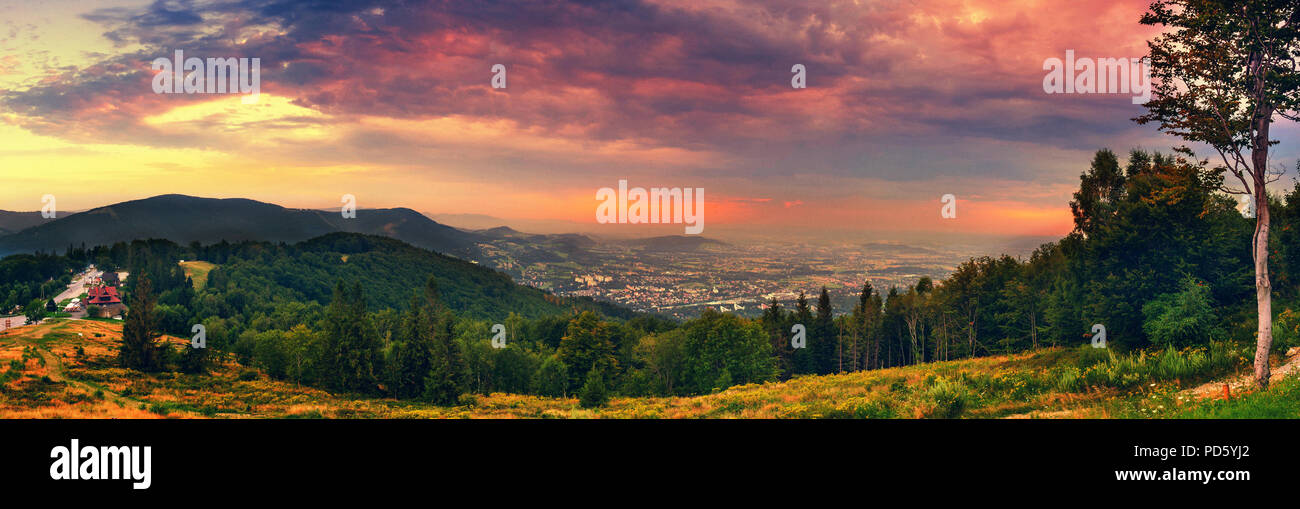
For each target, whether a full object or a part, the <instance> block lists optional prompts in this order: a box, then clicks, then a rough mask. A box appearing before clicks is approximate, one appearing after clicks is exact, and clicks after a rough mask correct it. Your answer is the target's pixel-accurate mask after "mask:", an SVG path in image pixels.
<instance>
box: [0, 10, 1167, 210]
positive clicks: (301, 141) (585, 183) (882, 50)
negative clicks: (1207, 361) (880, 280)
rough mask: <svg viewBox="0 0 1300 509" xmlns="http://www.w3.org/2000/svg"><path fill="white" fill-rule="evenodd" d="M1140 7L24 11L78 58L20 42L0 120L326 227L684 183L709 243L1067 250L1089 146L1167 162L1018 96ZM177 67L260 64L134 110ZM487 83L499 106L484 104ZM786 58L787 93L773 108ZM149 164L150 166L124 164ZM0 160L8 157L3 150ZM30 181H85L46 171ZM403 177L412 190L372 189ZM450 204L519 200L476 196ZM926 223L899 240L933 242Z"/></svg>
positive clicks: (1074, 107)
mask: <svg viewBox="0 0 1300 509" xmlns="http://www.w3.org/2000/svg"><path fill="white" fill-rule="evenodd" d="M1146 3H1147V2H1146V0H1122V1H1110V2H1103V1H1096V0H1093V1H1082V2H1044V1H1015V2H1006V1H999V0H916V1H912V0H894V1H862V2H854V1H834V2H805V1H796V0H769V1H758V2H749V1H745V2H740V1H734V2H731V1H724V2H707V3H704V2H694V1H685V0H648V1H627V2H607V3H586V2H576V1H559V0H551V1H522V0H521V1H503V2H479V1H463V2H462V1H447V2H433V3H427V4H425V3H407V2H382V1H365V2H353V3H346V2H341V3H338V4H330V7H328V8H322V7H321V6H320V5H314V4H304V3H301V2H294V1H289V0H235V1H211V2H202V1H180V2H176V1H169V2H163V1H158V2H154V3H151V4H148V5H145V6H142V7H141V6H132V5H118V6H111V5H110V6H106V7H101V8H97V9H95V10H91V11H89V12H76V13H66V12H65V13H57V12H38V13H26V16H27V17H29V18H40V17H41V15H50V16H58V15H62V16H65V17H73V18H75V21H76V23H92V24H94V26H96V27H99V29H100V30H99V34H100V37H101V39H102V42H101V46H100V47H96V48H95V51H93V55H92V54H91V53H92V52H83V53H86V55H83V56H84V58H85V61H84V62H81V63H79V64H78V65H63V66H55V65H46V64H42V65H40V66H39V67H40V68H39V69H38V70H34V69H32V67H37V66H35V65H34V64H33V61H32V60H31V59H29V58H28V56H29V55H28V53H26V51H28V50H30V49H31V48H32V47H33V46H31V45H30V44H28V43H25V45H24V44H19V43H18V42H16V41H17V40H18V38H17V36H15V39H14V41H9V40H7V39H0V74H3V73H15V72H22V73H25V75H24V76H22V79H20V80H16V81H11V82H13V83H21V85H19V86H13V87H12V88H10V89H8V90H5V91H3V92H0V115H3V116H0V121H3V123H4V124H6V125H7V126H8V127H6V129H10V130H15V132H17V131H21V132H23V133H27V134H25V136H29V137H39V138H41V139H49V140H59V141H60V142H63V143H67V144H70V146H73V147H83V148H84V150H98V149H93V148H91V147H102V146H106V145H112V146H125V147H133V148H132V149H131V150H133V151H135V153H137V154H138V156H139V158H141V159H140V160H141V163H140V164H142V165H143V167H142V168H141V169H139V170H136V171H145V172H147V171H149V170H147V168H150V167H155V168H156V167H163V166H166V167H170V168H176V167H184V168H189V170H188V171H183V172H178V171H168V172H160V173H159V174H158V175H156V176H155V178H150V179H147V181H141V182H140V186H141V187H139V188H133V189H139V190H141V191H142V192H144V194H150V193H163V192H189V193H195V194H207V195H232V196H233V195H249V194H259V195H261V196H262V197H264V198H268V199H270V201H276V202H281V203H284V204H286V205H293V206H320V207H326V206H332V205H333V203H334V202H336V201H337V198H336V196H337V195H328V194H325V193H328V192H333V191H327V190H326V189H334V188H343V189H352V188H362V189H373V190H374V192H375V193H376V195H374V197H373V198H372V201H371V205H372V206H410V207H413V208H418V209H420V210H426V211H431V212H466V213H469V212H473V213H484V214H493V215H499V216H503V215H508V214H516V215H519V216H521V217H522V216H533V217H538V216H545V215H550V216H551V217H556V216H563V217H565V218H577V217H581V218H584V220H586V219H585V217H586V216H587V215H589V214H586V213H583V212H582V211H584V210H586V207H588V206H589V204H587V203H577V202H574V203H565V204H555V203H544V202H546V201H547V200H548V198H547V197H548V196H550V197H555V196H573V197H575V198H573V199H578V198H576V197H580V196H586V195H589V194H590V191H589V190H588V189H590V190H594V189H596V188H598V187H603V186H606V185H609V183H610V182H614V181H617V179H619V178H629V179H633V180H636V181H642V182H646V183H647V185H650V184H654V185H660V184H662V185H674V186H691V187H704V188H706V189H708V190H709V197H710V206H714V205H715V203H714V202H713V200H718V201H717V203H716V206H717V207H720V209H719V210H720V211H725V212H722V213H721V214H720V215H717V216H712V217H711V221H714V223H713V224H720V222H725V221H735V222H740V223H744V222H753V221H763V220H768V219H767V218H768V216H769V215H768V213H767V212H763V211H765V210H771V211H787V212H788V211H789V210H794V209H803V210H805V211H807V213H808V214H811V215H814V216H815V214H817V213H818V212H819V211H820V212H822V213H827V212H828V211H831V210H832V208H835V210H841V209H843V208H844V207H849V208H850V209H854V208H861V209H863V210H866V209H872V208H880V207H877V205H878V204H879V203H884V202H883V201H881V200H889V202H890V203H905V204H908V205H906V206H904V207H901V209H900V208H899V207H895V209H899V210H914V208H915V210H921V209H922V208H935V209H936V210H937V208H936V207H935V206H934V204H932V203H931V202H933V201H934V200H935V199H937V196H938V194H936V192H939V193H953V194H956V195H957V196H959V197H979V196H990V197H996V198H989V201H987V202H985V207H984V208H983V209H980V208H978V207H976V208H972V209H971V210H972V213H973V214H974V213H976V212H975V211H980V210H983V211H987V212H979V213H980V214H985V213H987V215H988V219H987V221H985V220H984V219H980V221H979V224H981V225H984V226H980V228H985V229H989V230H1001V229H1004V228H1012V229H1016V230H1018V231H1024V232H1031V231H1032V232H1034V233H1035V234H1039V233H1042V231H1044V230H1061V229H1068V227H1069V224H1068V222H1064V223H1062V222H1061V221H1060V215H1059V213H1058V212H1053V211H1059V210H1065V211H1066V213H1067V215H1068V207H1067V206H1066V202H1067V201H1068V199H1069V193H1070V191H1071V190H1072V189H1073V186H1075V185H1076V184H1077V178H1078V174H1079V172H1080V170H1081V169H1082V168H1085V167H1086V165H1087V161H1088V160H1089V157H1090V153H1091V152H1092V151H1094V150H1096V149H1098V148H1102V147H1111V148H1113V149H1115V150H1117V151H1125V150H1128V149H1129V148H1133V147H1136V146H1144V147H1147V148H1154V149H1161V148H1165V147H1167V146H1168V145H1171V144H1172V141H1173V140H1170V139H1168V138H1166V137H1162V136H1159V135H1157V134H1156V133H1155V132H1154V131H1153V129H1151V128H1148V127H1139V126H1136V125H1135V124H1134V123H1133V122H1131V121H1130V120H1129V119H1130V118H1132V117H1134V116H1136V115H1137V114H1138V113H1139V112H1140V107H1139V106H1134V105H1132V104H1131V102H1130V101H1129V98H1128V97H1127V96H1118V95H1093V96H1064V95H1048V94H1045V93H1044V92H1043V90H1042V79H1043V75H1044V73H1043V70H1042V63H1043V60H1044V59H1046V58H1051V57H1058V58H1059V57H1061V56H1063V54H1064V52H1065V51H1066V50H1068V49H1072V50H1074V51H1075V52H1077V53H1078V54H1080V55H1093V56H1111V57H1139V56H1142V55H1143V54H1144V52H1145V46H1144V41H1145V40H1147V39H1148V38H1149V37H1150V36H1151V35H1152V34H1151V32H1150V29H1149V28H1148V27H1143V26H1141V25H1139V24H1138V23H1137V19H1138V17H1139V16H1140V14H1141V13H1142V11H1143V10H1144V9H1145V6H1146ZM20 14H23V13H20ZM15 19H22V18H21V17H18V16H16V17H15ZM67 23H68V24H71V23H73V21H67ZM15 26H17V25H15ZM50 26H61V25H59V23H52V24H51V25H50ZM15 30H16V31H15V34H17V33H19V32H23V33H26V32H25V31H30V30H31V29H30V28H29V29H24V30H23V31H17V30H18V29H17V28H15ZM35 31H36V32H37V33H39V31H40V30H39V28H37V29H35ZM175 49H184V51H185V52H186V54H187V55H194V56H200V57H256V58H260V59H261V70H262V74H261V91H262V96H261V101H259V103H258V104H255V105H245V104H241V103H240V101H239V100H238V98H237V97H236V98H232V97H230V96H213V95H203V94H197V95H185V94H155V93H153V91H152V90H151V88H150V80H151V78H152V76H153V71H152V70H151V69H150V67H149V62H150V61H152V60H153V59H154V58H158V57H169V56H170V55H171V54H172V52H173V51H174V50H175ZM497 63H500V64H503V65H505V66H506V69H507V73H508V86H507V87H506V88H505V89H493V88H491V87H490V85H489V79H490V78H491V73H490V72H489V69H490V67H491V66H492V65H493V64H497ZM796 63H797V64H803V65H804V66H806V68H807V83H808V88H806V89H793V88H791V87H790V78H791V76H792V74H791V72H790V69H791V66H792V65H793V64H796ZM0 77H2V76H0ZM155 149H156V150H159V151H165V152H159V153H168V154H171V155H170V156H169V157H168V158H167V160H165V161H164V160H161V159H163V158H161V157H158V158H157V159H160V160H159V161H156V162H154V163H147V162H144V160H145V159H150V157H151V156H150V155H149V154H150V151H151V150H155ZM178 154H188V155H178ZM199 154H201V156H200V155H199ZM0 161H2V162H3V163H4V164H5V165H6V166H7V167H10V166H12V165H13V164H16V163H21V164H32V162H33V160H32V159H31V158H29V157H27V156H24V155H22V154H21V153H20V152H19V148H18V147H12V146H8V147H6V148H4V149H3V150H0ZM42 161H43V163H44V164H55V165H56V166H63V167H64V168H63V169H62V170H60V171H64V172H66V173H76V171H93V168H81V167H80V166H79V165H81V164H83V163H84V162H85V161H84V160H83V159H79V158H78V157H77V156H75V155H72V154H71V153H70V154H68V155H50V156H48V158H47V159H44V160H42ZM240 165H253V166H254V167H260V168H275V169H276V170H275V171H277V172H280V173H279V175H278V176H277V177H276V178H274V179H257V180H258V181H259V182H260V181H266V184H265V185H266V186H268V187H265V188H257V189H250V188H249V187H248V186H245V185H240V184H237V183H234V182H232V181H231V180H230V179H224V180H222V179H217V180H214V179H213V177H214V174H215V173H216V172H220V171H222V170H221V168H227V169H228V168H232V167H236V166H240ZM74 167H75V168H81V169H80V170H74V169H72V168H74ZM319 168H347V170H346V171H344V172H342V173H343V174H345V175H347V178H346V181H344V182H334V183H331V185H326V184H325V183H321V184H319V185H316V186H315V187H316V188H319V190H320V191H319V192H320V193H321V196H319V197H315V196H314V195H312V192H311V191H304V190H302V189H297V190H294V191H293V192H289V191H283V195H284V196H286V198H283V199H275V198H273V196H276V195H277V193H278V192H281V191H277V190H276V189H275V187H274V186H282V185H283V183H284V182H286V181H293V180H294V179H295V176H305V175H316V174H317V172H318V171H319ZM236 171H238V172H240V173H246V172H248V171H251V170H249V169H247V168H241V169H239V170H236ZM262 171H266V170H262ZM404 179H405V180H406V181H409V182H412V183H416V184H419V185H429V186H433V187H431V188H430V191H428V192H421V193H417V192H413V191H406V190H397V191H390V192H382V191H381V190H383V189H387V188H385V187H384V186H386V185H393V186H397V187H402V184H401V182H402V181H403V180H404ZM660 181H661V182H660ZM197 182H203V183H204V184H203V185H204V187H205V188H206V189H207V192H203V191H202V190H195V189H193V188H194V187H195V186H196V185H197V184H196V183H197ZM223 182H224V183H223ZM41 185H42V184H41V183H31V184H27V185H26V187H21V188H20V194H21V193H27V194H39V193H43V192H44V191H41V190H40V189H39V188H40V187H41ZM433 189H438V190H442V191H443V192H448V193H461V195H458V196H440V195H439V194H438V193H437V192H434V191H433ZM473 189H483V190H485V191H486V190H491V191H492V192H494V193H504V194H506V195H509V196H513V197H515V198H516V199H517V200H524V201H525V203H519V202H512V204H511V205H510V206H508V207H504V206H503V205H501V204H499V203H493V201H492V200H486V199H480V200H478V201H477V202H476V201H475V200H474V199H473V198H472V194H473V191H472V190H473ZM453 190H456V191H453ZM135 194H139V193H135ZM126 197H127V196H126V194H122V195H120V196H119V195H112V196H109V195H107V194H106V195H104V196H101V197H97V198H91V197H89V196H88V197H86V198H85V200H86V202H85V203H83V204H82V206H92V205H98V204H100V202H103V201H115V200H117V199H123V198H126ZM133 197H134V196H133ZM753 197H761V198H762V200H761V201H749V200H750V199H751V198H753ZM551 199H553V198H551ZM566 199H567V198H566ZM967 199H970V200H972V201H973V202H975V203H978V201H979V199H973V198H967ZM855 200H856V201H855ZM27 201H30V200H25V199H16V201H15V202H13V203H0V208H19V209H22V208H30V207H25V205H24V204H25V203H26V202H27ZM285 202H289V203H285ZM453 205H454V206H456V207H464V208H465V210H460V209H453V208H451V207H452V206H453ZM795 205H799V206H797V207H796V206H795ZM506 208H508V209H509V211H508V212H506V211H504V209H506ZM882 210H883V209H882ZM927 214H928V213H927ZM828 215H834V216H836V217H840V216H845V217H847V215H846V214H840V213H838V212H837V213H835V214H828ZM848 215H851V214H848ZM928 215H933V214H928ZM928 215H927V219H925V220H924V221H921V220H919V219H910V220H909V219H908V217H906V215H905V214H899V215H897V217H896V220H897V222H898V224H902V225H910V226H914V227H918V228H934V229H937V230H941V229H942V228H946V226H937V225H930V224H929V223H928V221H929V219H928ZM814 216H809V217H814ZM797 217H803V216H797ZM891 217H892V216H891ZM713 218H717V219H713ZM999 218H1000V219H999ZM846 220H847V219H846ZM999 220H1000V221H1001V222H1002V225H1001V226H997V227H995V226H994V225H995V224H996V223H997V222H998V221H999ZM972 224H973V223H972ZM972 227H973V226H972ZM1056 233H1060V231H1056Z"/></svg>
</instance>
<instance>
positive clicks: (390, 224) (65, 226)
mask: <svg viewBox="0 0 1300 509" xmlns="http://www.w3.org/2000/svg"><path fill="white" fill-rule="evenodd" d="M0 229H3V231H0V235H2V236H0V256H4V255H9V254H13V253H22V252H32V251H37V250H40V251H47V252H48V251H54V250H58V251H62V250H63V249H66V248H67V247H68V246H80V245H82V244H85V245H86V246H95V245H109V244H113V243H116V242H129V241H131V240H135V239H149V238H160V239H168V240H171V241H173V242H177V243H181V244H188V243H191V242H200V243H204V244H208V243H214V242H220V241H222V240H225V241H230V242H238V241H244V240H257V241H270V242H290V243H292V242H300V241H303V240H307V239H310V238H314V237H318V236H321V235H324V234H327V233H333V232H350V233H364V234H369V235H381V236H385V237H392V238H395V239H398V240H401V241H403V242H406V243H408V244H411V245H413V246H416V247H421V248H424V249H429V250H432V251H437V252H440V253H444V254H448V255H452V256H456V257H460V258H466V259H474V258H476V254H477V251H476V250H477V246H476V243H477V242H479V241H481V240H482V239H483V238H484V237H483V236H482V235H480V234H477V233H473V232H467V231H463V230H459V229H456V228H452V227H450V226H446V225H442V224H439V223H437V222H435V221H433V220H431V219H429V218H427V217H425V216H424V215H423V214H420V213H419V212H416V211H414V210H411V209H408V208H391V209H362V210H358V211H357V212H356V217H354V218H345V217H343V215H342V214H341V213H339V212H337V211H334V212H330V211H325V210H312V209H291V208H286V207H281V206H279V205H274V204H270V203H263V202H259V201H254V200H248V199H242V198H228V199H215V198H199V197H194V196H185V195H179V194H168V195H161V196H154V197H152V198H145V199H142V200H133V201H127V202H122V203H116V204H113V205H107V206H103V207H96V208H93V209H90V210H87V211H84V212H79V213H75V214H70V215H59V216H57V218H56V219H43V218H41V216H40V213H38V212H0ZM6 231H7V232H9V233H8V234H5V232H6Z"/></svg>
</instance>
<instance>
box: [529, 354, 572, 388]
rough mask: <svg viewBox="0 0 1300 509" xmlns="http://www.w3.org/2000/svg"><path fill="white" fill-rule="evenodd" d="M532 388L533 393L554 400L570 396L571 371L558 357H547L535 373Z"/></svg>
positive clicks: (531, 382)
mask: <svg viewBox="0 0 1300 509" xmlns="http://www.w3.org/2000/svg"><path fill="white" fill-rule="evenodd" d="M529 385H530V387H531V388H532V391H533V393H535V394H540V395H542V396H550V397H553V398H558V397H564V396H567V395H568V387H569V370H568V368H567V367H565V365H564V361H561V360H560V358H559V357H558V356H554V355H552V356H550V357H547V358H546V360H544V361H542V365H541V367H539V368H538V369H537V371H536V372H535V373H533V377H532V380H531V381H530V384H529Z"/></svg>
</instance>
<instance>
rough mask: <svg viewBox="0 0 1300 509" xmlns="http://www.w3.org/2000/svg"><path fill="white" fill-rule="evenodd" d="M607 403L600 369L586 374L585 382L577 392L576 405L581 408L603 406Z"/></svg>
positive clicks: (607, 399) (607, 396) (603, 378)
mask: <svg viewBox="0 0 1300 509" xmlns="http://www.w3.org/2000/svg"><path fill="white" fill-rule="evenodd" d="M608 402H609V393H608V392H607V391H606V390H605V375H604V373H603V370H602V369H601V368H600V367H596V368H592V369H591V370H590V371H588V372H587V378H586V381H585V382H584V383H583V384H582V389H581V390H579V391H578V404H579V405H580V406H582V408H595V407H599V406H605V404H606V403H608Z"/></svg>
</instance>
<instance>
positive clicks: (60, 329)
mask: <svg viewBox="0 0 1300 509" xmlns="http://www.w3.org/2000/svg"><path fill="white" fill-rule="evenodd" d="M169 341H173V342H174V343H177V344H183V343H184V340H183V339H179V338H169ZM120 342H121V323H120V322H111V321H88V320H56V321H53V322H49V323H45V324H41V325H35V326H28V327H22V328H18V329H12V330H9V331H5V332H0V418H29V417H36V418H49V417H73V418H110V417H128V418H140V417H153V416H158V417H162V416H167V417H262V418H266V417H272V418H274V417H312V418H321V417H333V418H356V417H386V418H394V417H416V418H446V417H452V418H463V417H495V418H502V417H525V418H542V417H559V418H608V417H615V418H626V417H640V418H648V417H659V418H736V417H742V418H749V417H756V418H771V417H777V418H881V417H883V418H913V417H975V418H996V417H1019V416H1028V417H1085V418H1086V417H1124V418H1128V417H1136V418H1167V417H1173V418H1187V417H1193V418H1194V417H1220V418H1221V417H1228V418H1231V417H1272V418H1297V417H1300V408H1297V407H1296V406H1295V404H1294V401H1295V398H1296V397H1297V396H1298V395H1300V378H1298V377H1296V376H1294V375H1293V376H1290V377H1288V378H1284V379H1279V380H1277V383H1275V384H1274V387H1273V388H1272V389H1270V390H1269V391H1268V392H1253V393H1246V394H1241V395H1234V396H1233V397H1232V398H1231V399H1223V398H1221V397H1219V396H1217V395H1211V396H1205V397H1182V396H1183V395H1185V394H1186V391H1182V390H1180V389H1179V387H1180V386H1181V385H1182V384H1181V383H1180V382H1179V381H1176V380H1169V379H1163V378H1161V377H1160V376H1159V375H1153V377H1154V378H1152V379H1151V380H1153V381H1151V382H1147V381H1146V380H1143V381H1142V382H1141V383H1136V384H1129V385H1123V384H1120V385H1117V386H1110V385H1098V386H1093V387H1080V388H1076V389H1068V390H1067V389H1062V388H1060V387H1057V385H1059V375H1060V373H1061V372H1063V370H1067V369H1069V368H1072V367H1077V366H1079V365H1086V366H1090V367H1091V366H1098V367H1101V368H1105V369H1112V368H1113V367H1114V366H1115V365H1117V364H1114V362H1115V361H1114V360H1112V361H1102V360H1100V359H1102V357H1098V356H1097V355H1096V354H1097V352H1088V351H1087V350H1085V349H1063V348H1052V349H1045V350H1042V351H1039V352H1034V353H1025V354H1018V355H1009V356H994V357H985V358H979V359H966V360H959V361H948V362H937V363H931V364H923V365H917V366H909V367H904V368H891V369H882V370H876V371H867V372H859V373H849V374H841V375H827V376H806V377H800V378H796V379H793V380H790V381H787V382H781V383H767V384H761V385H745V386H739V387H733V388H731V389H728V390H725V391H722V392H720V393H717V394H710V395H705V396H697V397H677V398H614V399H613V400H612V401H611V402H610V405H609V406H608V407H604V408H599V409H594V410H585V409H581V408H579V407H578V402H577V400H576V399H573V398H545V397H539V396H522V395H514V394H492V395H487V396H484V395H479V396H477V397H475V398H472V399H474V404H473V405H462V406H455V407H437V406H432V405H429V404H426V403H419V402H414V401H397V400H393V399H381V398H347V397H342V396H339V395H334V394H330V393H328V392H325V391H322V390H318V389H312V388H308V387H297V386H295V384H293V383H291V382H286V381H277V380H272V379H270V378H268V377H266V376H265V375H257V376H248V375H250V374H254V373H255V372H254V371H253V370H251V369H249V368H247V367H244V366H241V365H239V364H238V363H237V362H235V361H234V360H233V359H232V358H229V357H227V358H225V359H224V360H222V361H221V362H220V363H219V365H218V366H217V367H216V369H214V371H213V372H212V374H209V375H184V374H170V373H162V374H143V373H138V372H133V371H128V370H124V369H121V368H118V367H115V364H114V363H113V358H114V356H115V355H116V348H117V345H119V344H120ZM78 348H80V349H81V351H83V352H84V354H79V353H78ZM1100 353H1102V354H1104V353H1105V352H1100ZM1148 357H1149V358H1154V357H1156V356H1148ZM1293 361H1294V359H1293ZM1118 362H1120V363H1125V362H1128V363H1131V359H1130V360H1123V359H1121V360H1120V361H1118ZM1086 370H1087V371H1101V370H1100V369H1091V368H1088V369H1086ZM1209 372H1210V371H1207V373H1209ZM1152 373H1155V371H1152ZM241 375H242V376H241ZM1048 380H1051V381H1052V383H1051V384H1048V383H1047V381H1048ZM1066 385H1068V384H1066Z"/></svg>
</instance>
